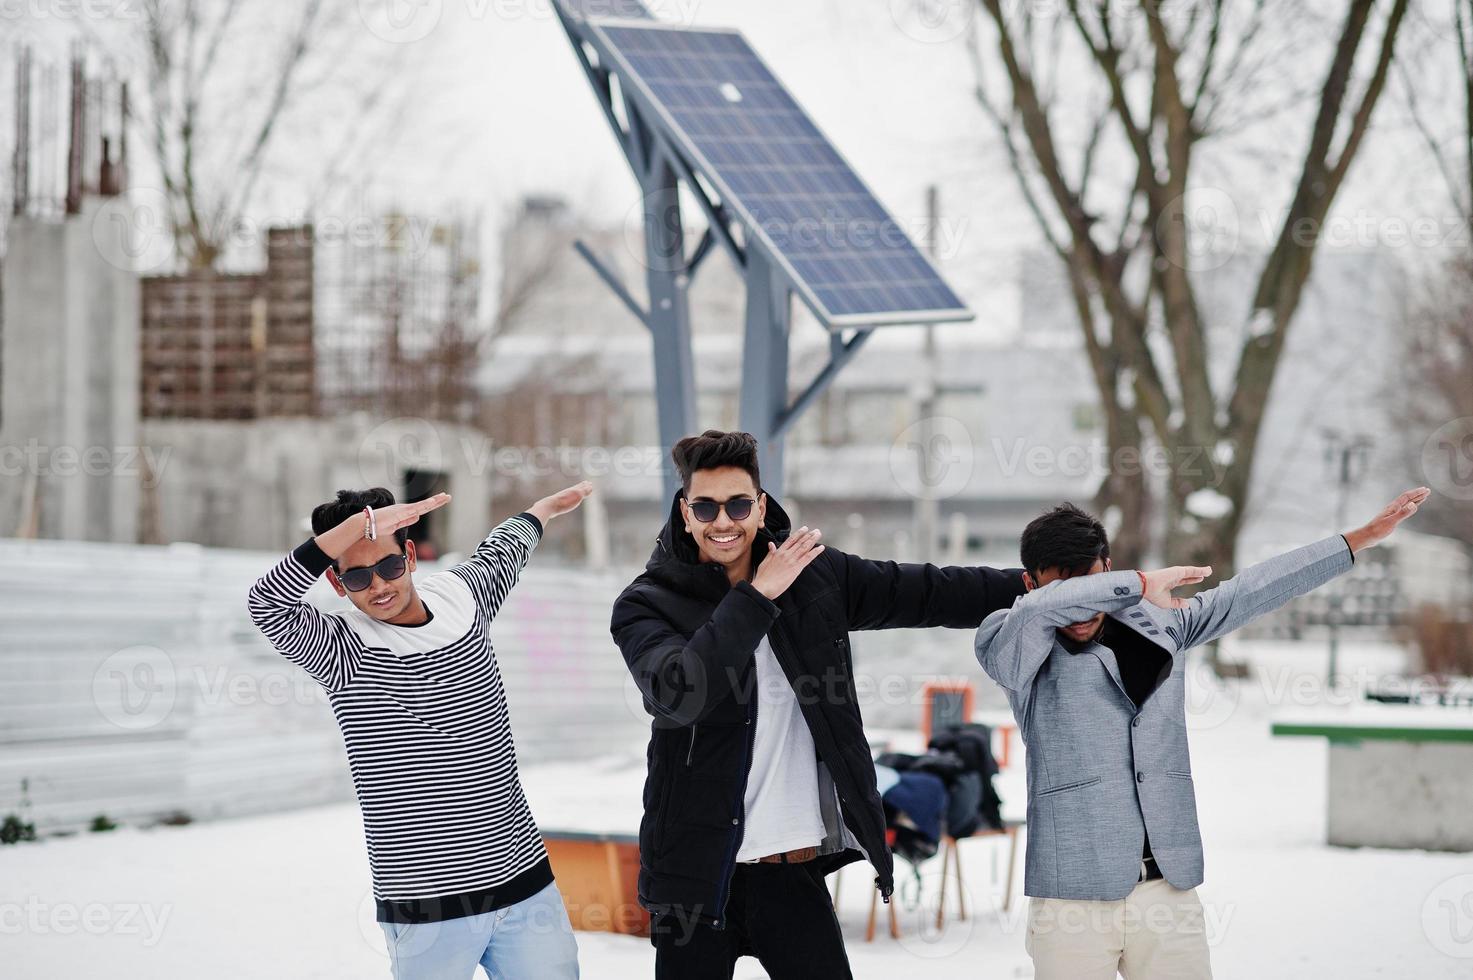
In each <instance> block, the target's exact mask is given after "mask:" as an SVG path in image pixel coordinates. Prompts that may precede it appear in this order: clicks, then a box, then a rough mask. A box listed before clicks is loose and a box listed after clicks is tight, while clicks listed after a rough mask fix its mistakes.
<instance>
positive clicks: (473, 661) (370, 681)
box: [248, 514, 552, 922]
mask: <svg viewBox="0 0 1473 980" xmlns="http://www.w3.org/2000/svg"><path fill="white" fill-rule="evenodd" d="M541 534H542V525H541V523H540V522H539V521H538V520H537V518H535V517H533V516H532V515H530V514H518V515H517V516H516V517H512V518H508V519H507V520H505V521H503V522H502V523H501V524H500V525H498V526H497V527H496V528H495V529H494V530H493V531H492V532H491V533H490V534H489V535H488V536H487V537H486V539H485V540H484V541H482V542H481V544H480V546H479V547H477V548H476V550H475V553H474V554H472V555H471V556H470V557H469V558H467V559H466V560H465V561H464V562H462V563H460V564H458V565H456V566H455V567H453V568H450V569H448V570H446V571H443V572H438V573H436V574H434V575H430V576H428V577H426V578H425V579H423V580H421V581H417V582H416V583H415V589H416V591H417V592H418V593H419V596H420V598H421V600H422V601H423V602H424V604H425V607H426V609H427V610H428V612H429V614H430V619H429V621H428V622H425V623H423V624H421V625H419V626H394V625H391V624H389V623H382V622H379V621H378V620H375V619H373V618H372V617H371V616H367V615H365V614H364V613H362V612H360V611H359V610H358V609H356V608H352V609H348V610H345V611H343V612H334V613H323V612H321V611H319V610H318V609H316V608H315V607H313V606H311V605H309V604H307V603H305V602H303V601H302V597H303V596H304V595H305V594H306V592H307V590H308V589H309V588H311V587H312V584H313V583H314V582H315V581H317V579H318V577H319V576H321V575H322V573H323V572H324V571H325V570H326V569H327V568H328V566H329V565H331V563H332V561H331V559H329V558H328V556H327V555H326V554H325V553H324V552H323V551H322V549H321V548H319V547H318V546H317V544H316V543H315V542H314V541H312V540H308V541H306V542H305V543H303V544H302V545H300V546H298V547H297V548H296V549H295V550H294V551H293V552H292V553H291V554H289V555H287V556H286V558H284V559H282V561H281V562H280V563H279V564H277V565H276V567H274V568H272V569H271V570H270V571H269V572H267V573H266V574H265V575H264V576H262V577H261V578H260V579H259V580H258V581H257V582H256V584H255V585H253V586H252V587H251V590H250V598H249V602H248V605H249V608H250V613H251V618H252V620H253V621H254V622H255V624H256V626H257V627H259V628H260V630H261V632H262V633H264V634H265V635H266V637H267V639H269V640H270V641H271V643H272V645H273V646H275V647H276V649H277V650H279V651H280V652H281V653H282V655H283V656H285V657H286V658H287V659H288V660H290V661H291V662H292V663H294V664H297V665H298V666H300V667H301V668H302V669H304V670H305V671H307V673H308V674H310V675H311V676H312V677H313V679H315V680H316V681H317V682H318V683H319V684H321V685H322V687H323V689H324V690H325V691H326V692H327V695H328V699H329V701H330V702H331V704H332V710H333V714H334V715H335V716H336V717H337V722H338V727H339V728H340V729H341V730H342V734H343V742H344V744H345V746H346V748H347V754H348V766H349V768H350V770H351V771H352V776H353V786H354V789H355V790H356V792H357V796H358V803H359V806H360V807H361V808H362V811H363V829H364V836H365V838H366V840H367V844H368V861H369V867H370V870H371V871H372V875H373V893H374V898H375V899H376V900H377V905H378V918H379V921H381V922H427V921H437V920H443V919H453V918H459V917H462V916H467V915H480V914H483V913H485V912H488V911H491V910H492V909H499V908H504V907H506V906H508V905H511V904H514V903H516V902H519V901H521V900H523V899H525V898H528V897H530V896H532V895H534V894H536V893H537V892H538V891H540V890H542V889H543V888H544V887H546V886H547V884H548V883H549V882H551V881H552V871H551V868H550V867H549V865H548V861H547V852H546V850H544V848H543V845H542V837H541V835H540V834H539V833H538V831H537V826H536V824H535V823H534V822H533V820H532V812H531V810H530V808H529V807H528V806H527V800H526V797H525V796H524V795H523V793H522V786H521V782H520V780H519V778H518V775H517V761H516V749H515V747H514V746H513V744H512V735H511V725H510V723H509V720H508V717H507V707H506V695H505V693H504V691H503V690H502V685H501V672H500V670H499V669H498V668H497V665H496V656H495V654H494V653H492V650H491V644H490V642H489V640H488V639H487V636H486V630H487V627H488V626H490V624H491V620H492V619H493V618H494V617H495V615H496V611H497V609H498V608H500V606H501V603H502V600H504V599H505V598H506V595H507V593H508V592H509V591H510V590H511V587H512V585H513V584H514V583H515V582H516V580H517V576H518V575H519V574H520V572H521V570H522V568H523V567H524V566H525V565H526V563H527V558H528V556H529V555H530V554H531V551H532V549H533V548H534V547H535V546H536V544H537V542H538V540H539V539H540V538H541Z"/></svg>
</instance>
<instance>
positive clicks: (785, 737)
mask: <svg viewBox="0 0 1473 980" xmlns="http://www.w3.org/2000/svg"><path fill="white" fill-rule="evenodd" d="M754 656H755V657H756V661H757V664H756V666H757V733H756V737H755V744H754V745H753V746H752V770H751V772H750V773H749V774H748V775H747V795H746V799H745V801H744V802H745V805H746V813H747V828H746V833H745V835H744V836H743V837H742V846H741V849H740V850H738V851H737V856H736V859H737V860H738V861H755V860H757V859H758V858H761V857H766V856H767V855H769V854H778V853H781V852H784V851H791V850H794V849H796V848H799V847H814V846H817V845H818V844H819V843H820V842H821V841H822V840H823V814H822V813H821V812H820V811H819V808H818V763H817V761H816V759H815V756H814V749H813V736H812V735H811V734H809V732H808V724H807V722H805V721H804V720H803V712H802V711H801V710H799V708H798V699H797V697H796V696H795V695H794V694H793V687H792V685H791V684H789V683H788V678H787V676H786V675H785V674H784V673H783V669H782V667H780V666H779V665H778V662H777V657H775V656H774V655H773V653H772V645H771V644H769V643H768V642H767V637H765V636H764V637H763V638H762V642H761V643H759V644H758V645H757V651H756V653H755V654H754Z"/></svg>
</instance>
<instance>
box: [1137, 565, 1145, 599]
mask: <svg viewBox="0 0 1473 980" xmlns="http://www.w3.org/2000/svg"><path fill="white" fill-rule="evenodd" d="M1136 574H1137V575H1139V576H1140V577H1141V595H1145V594H1146V573H1145V572H1143V571H1141V570H1140V569H1136Z"/></svg>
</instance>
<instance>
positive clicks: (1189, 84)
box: [970, 0, 1407, 576]
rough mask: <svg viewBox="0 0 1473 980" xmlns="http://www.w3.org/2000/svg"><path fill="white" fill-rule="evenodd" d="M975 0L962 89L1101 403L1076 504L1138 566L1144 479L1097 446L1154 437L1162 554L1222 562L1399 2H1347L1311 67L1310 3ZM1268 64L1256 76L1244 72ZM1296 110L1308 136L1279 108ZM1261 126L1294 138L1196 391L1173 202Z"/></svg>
mask: <svg viewBox="0 0 1473 980" xmlns="http://www.w3.org/2000/svg"><path fill="white" fill-rule="evenodd" d="M978 3H979V5H980V9H981V11H982V13H983V14H984V15H985V16H983V17H979V18H977V21H978V23H977V24H976V25H974V27H975V29H974V30H973V32H972V36H971V38H970V41H971V44H970V47H971V50H972V51H973V53H974V65H975V73H976V81H977V89H976V93H977V98H978V101H979V103H980V104H981V106H982V108H983V109H984V111H985V112H986V114H987V115H988V117H989V118H990V119H991V120H992V122H993V123H994V124H995V127H996V130H997V132H998V133H999V135H1000V136H1001V137H1002V144H1003V148H1004V150H1005V151H1006V153H1007V156H1008V159H1009V161H1010V164H1011V169H1012V171H1013V173H1014V175H1015V177H1016V179H1017V182H1018V184H1019V187H1020V188H1021V190H1022V195H1023V199H1024V201H1025V202H1026V204H1027V206H1028V207H1029V209H1030V210H1031V213H1032V215H1033V217H1034V219H1035V221H1036V223H1037V225H1038V227H1039V228H1040V230H1041V231H1042V233H1043V235H1044V238H1045V240H1046V242H1047V245H1048V247H1049V248H1050V249H1051V250H1052V252H1053V253H1054V254H1055V255H1057V256H1058V258H1059V259H1060V261H1061V262H1062V263H1063V265H1064V267H1065V268H1066V269H1067V273H1068V281H1069V288H1070V290H1071V295H1072V303H1073V307H1074V310H1075V312H1076V314H1077V317H1078V321H1079V324H1080V326H1081V328H1082V330H1083V335H1084V348H1085V351H1086V352H1087V354H1088V357H1089V363H1090V367H1091V369H1092V371H1093V374H1094V379H1095V384H1096V387H1097V388H1098V390H1099V396H1100V401H1101V404H1102V407H1103V411H1104V419H1105V430H1106V432H1105V435H1106V438H1107V440H1108V443H1109V449H1110V458H1111V460H1112V465H1111V467H1110V472H1109V475H1108V477H1107V478H1106V480H1105V481H1104V483H1103V485H1102V487H1101V490H1100V494H1099V499H1098V500H1097V501H1096V505H1097V506H1098V507H1099V508H1100V509H1101V510H1105V511H1111V512H1114V513H1116V514H1118V516H1119V519H1120V531H1119V533H1118V538H1119V540H1120V547H1119V552H1120V554H1121V560H1122V561H1133V560H1136V559H1137V558H1138V557H1139V556H1140V553H1141V551H1142V549H1143V548H1144V546H1145V541H1146V527H1147V522H1146V514H1147V507H1148V504H1147V502H1148V501H1149V500H1150V499H1151V494H1152V487H1151V482H1152V481H1151V480H1149V479H1148V478H1147V474H1146V473H1145V472H1144V470H1145V468H1144V467H1139V466H1135V467H1131V466H1117V465H1115V463H1114V462H1113V461H1118V460H1122V459H1128V458H1130V455H1131V454H1132V453H1134V454H1137V457H1138V455H1139V454H1140V453H1141V451H1142V450H1143V449H1144V448H1146V447H1147V446H1148V445H1150V444H1154V445H1157V446H1159V447H1161V448H1162V449H1164V451H1165V457H1166V458H1167V459H1169V460H1170V472H1169V474H1168V476H1167V479H1166V488H1165V498H1164V501H1163V503H1164V505H1165V506H1164V511H1165V517H1166V541H1165V546H1166V552H1167V555H1168V557H1169V560H1171V561H1180V562H1190V563H1192V564H1211V565H1213V566H1214V567H1215V568H1216V569H1217V571H1218V573H1219V574H1222V575H1224V576H1225V575H1227V574H1229V573H1230V572H1231V571H1232V569H1233V566H1234V557H1235V549H1236V541H1237V538H1238V533H1239V531H1240V529H1241V527H1242V524H1243V520H1244V513H1245V509H1246V505H1247V504H1248V494H1249V487H1250V477H1251V475H1252V472H1253V465H1254V461H1255V456H1256V450H1257V448H1258V442H1259V435H1260V430H1261V427H1262V424H1263V419H1264V412H1265V407H1266V405H1267V403H1268V394H1269V389H1270V386H1271V385H1272V383H1273V380H1274V376H1275V372H1276V370H1277V368H1278V364H1279V360H1280V356H1281V354H1282V353H1283V350H1284V344H1285V340H1286V338H1287V337H1288V333H1289V330H1290V328H1291V327H1292V325H1293V322H1294V318H1295V313H1296V311H1297V310H1298V308H1299V304H1300V300H1301V297H1302V295H1303V292H1304V287H1305V283H1306V282H1307V281H1308V279H1309V276H1310V271H1311V265H1312V262H1313V259H1314V255H1315V250H1316V246H1317V244H1318V239H1319V235H1318V233H1317V232H1318V229H1320V228H1321V227H1322V226H1323V223H1324V221H1325V218H1326V215H1327V214H1328V212H1329V210H1330V208H1331V206H1332V204H1333V203H1334V201H1335V199H1336V195H1337V194H1338V192H1339V191H1340V189H1341V187H1342V185H1343V184H1344V181H1345V178H1346V175H1347V173H1348V172H1349V170H1350V167H1351V164H1352V163H1353V162H1354V160H1355V159H1356V155H1357V153H1358V151H1359V150H1360V149H1361V147H1362V145H1363V143H1364V140H1365V137H1366V134H1367V131H1368V129H1369V127H1370V123H1371V117H1372V114H1373V112H1374V110H1375V108H1376V105H1377V103H1378V101H1379V100H1380V98H1381V95H1382V92H1383V90H1384V89H1385V86H1386V80H1387V74H1388V72H1389V70H1390V67H1391V65H1392V63H1393V60H1394V53H1395V50H1396V42H1397V36H1398V33H1399V31H1400V28H1401V25H1402V21H1403V19H1404V17H1405V14H1406V11H1407V0H1391V2H1390V3H1389V4H1387V3H1381V4H1378V3H1376V2H1375V0H1351V2H1350V3H1349V4H1348V5H1347V7H1346V8H1345V13H1344V20H1343V22H1340V23H1339V24H1338V27H1337V29H1336V30H1335V31H1334V32H1333V38H1332V40H1333V43H1332V44H1331V46H1330V48H1331V50H1330V53H1329V61H1328V65H1327V66H1326V67H1325V68H1324V69H1323V70H1322V72H1321V73H1319V74H1317V75H1316V76H1315V77H1314V78H1312V79H1305V78H1304V76H1305V75H1306V74H1308V73H1309V72H1311V71H1312V70H1313V69H1311V68H1310V67H1309V64H1310V63H1309V62H1307V61H1306V58H1307V57H1308V55H1307V54H1306V52H1305V51H1304V50H1303V47H1297V48H1296V46H1295V45H1294V44H1291V43H1288V42H1287V41H1286V39H1285V34H1286V31H1288V30H1289V29H1290V27H1291V25H1302V24H1303V23H1304V22H1305V20H1306V18H1308V17H1309V16H1310V14H1309V13H1308V12H1307V11H1306V10H1305V9H1304V8H1303V7H1302V5H1300V4H1298V3H1294V2H1289V0H1254V2H1253V3H1251V4H1247V3H1244V4H1228V3H1226V2H1224V0H1206V2H1191V3H1186V2H1182V3H1173V2H1167V0H1136V2H1129V3H1126V2H1112V0H1099V2H1094V3H1085V2H1080V0H1067V2H1065V3H1064V5H1063V8H1062V10H1061V11H1060V13H1059V15H1058V16H1047V15H1044V14H1041V13H1036V12H1034V8H1033V6H1032V5H1030V4H1010V3H1005V2H1003V0H978ZM1373 22H1374V24H1373ZM1377 35H1379V37H1377ZM1296 40H1297V41H1303V38H1298V39H1296ZM1363 51H1364V53H1363ZM1287 59H1292V60H1287ZM1268 65H1274V66H1275V68H1276V70H1277V71H1279V72H1280V73H1281V74H1280V77H1279V84H1278V85H1276V86H1272V87H1271V86H1266V85H1263V84H1261V76H1262V74H1263V73H1264V72H1265V67H1266V66H1268ZM1286 65H1287V66H1290V67H1284V66H1286ZM1304 81H1308V83H1309V84H1308V85H1306V86H1305V88H1304V91H1301V90H1300V87H1299V85H1298V84H1297V83H1300V82H1304ZM1271 92H1272V93H1273V95H1274V96H1275V97H1271V96H1270V93H1271ZM1304 109H1308V110H1309V112H1308V114H1309V116H1310V123H1309V127H1308V131H1307V132H1302V131H1300V130H1299V128H1298V126H1297V125H1296V123H1295V122H1294V121H1293V119H1294V116H1293V113H1295V112H1298V111H1301V110H1304ZM1286 114H1287V115H1288V118H1287V119H1286V118H1284V117H1285V116H1286ZM1265 120H1268V121H1270V124H1271V125H1272V126H1274V127H1275V129H1276V132H1277V133H1278V134H1279V145H1280V148H1282V137H1283V136H1284V135H1285V134H1290V133H1293V134H1294V140H1295V145H1297V146H1298V147H1299V149H1298V150H1296V151H1294V157H1293V164H1292V165H1293V167H1294V177H1293V179H1292V184H1291V186H1289V187H1288V188H1286V190H1287V191H1288V195H1287V197H1288V200H1289V202H1290V203H1289V205H1288V208H1287V210H1286V211H1285V213H1284V215H1283V217H1282V220H1281V221H1279V222H1277V233H1276V237H1275V239H1274V241H1273V244H1272V246H1271V248H1270V249H1269V250H1268V251H1267V254H1266V256H1265V257H1264V259H1263V261H1262V263H1261V265H1260V266H1259V267H1258V268H1257V273H1256V283H1255V284H1254V285H1253V287H1252V288H1253V294H1252V300H1251V304H1250V306H1249V309H1250V314H1249V317H1248V321H1247V323H1246V324H1245V330H1244V333H1243V336H1242V338H1241V342H1240V347H1239V349H1238V350H1237V351H1236V356H1237V361H1236V367H1235V370H1234V371H1233V372H1232V374H1231V378H1230V380H1229V382H1228V383H1227V384H1226V385H1221V384H1219V385H1218V386H1216V387H1220V388H1221V389H1222V390H1216V388H1215V386H1214V384H1213V379H1212V376H1211V375H1212V372H1210V371H1209V357H1210V351H1209V345H1208V332H1207V329H1206V326H1205V322H1204V321H1205V318H1204V314H1203V311H1202V307H1201V305H1200V304H1199V302H1198V283H1197V282H1195V281H1194V275H1193V267H1194V256H1198V255H1200V254H1202V250H1203V245H1204V241H1203V240H1202V239H1203V237H1204V235H1205V234H1206V232H1204V230H1203V229H1200V228H1196V227H1194V226H1193V224H1192V222H1191V220H1190V219H1191V218H1192V215H1191V214H1190V213H1189V211H1188V208H1189V200H1190V198H1189V195H1190V193H1191V192H1192V191H1193V190H1194V188H1196V187H1197V186H1199V185H1200V183H1201V179H1202V178H1201V177H1200V176H1199V173H1200V172H1201V171H1200V166H1199V165H1198V161H1199V156H1201V154H1200V153H1199V150H1200V149H1201V148H1202V147H1203V146H1204V144H1206V143H1208V142H1209V141H1214V142H1216V143H1217V144H1218V145H1219V147H1220V146H1221V144H1223V143H1227V144H1229V145H1232V144H1235V143H1238V142H1242V141H1244V134H1245V133H1248V132H1249V131H1251V130H1252V129H1253V128H1254V126H1255V125H1256V124H1258V123H1260V122H1263V121H1265ZM1249 145H1251V144H1249ZM1245 152H1251V151H1245ZM1204 497H1205V499H1204Z"/></svg>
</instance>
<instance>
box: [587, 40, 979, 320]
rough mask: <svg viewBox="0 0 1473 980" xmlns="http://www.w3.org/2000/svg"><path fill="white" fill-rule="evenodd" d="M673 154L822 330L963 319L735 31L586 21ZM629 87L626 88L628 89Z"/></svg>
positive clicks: (924, 263)
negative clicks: (778, 271) (773, 265)
mask: <svg viewBox="0 0 1473 980" xmlns="http://www.w3.org/2000/svg"><path fill="white" fill-rule="evenodd" d="M593 27H594V30H595V31H596V32H597V34H598V35H600V36H601V38H602V40H603V42H604V45H605V46H606V47H607V49H608V51H609V53H610V55H611V56H612V57H613V59H614V60H615V61H616V62H617V65H616V66H611V67H617V69H618V71H619V73H620V74H621V75H622V76H623V77H625V78H627V79H628V80H629V82H630V83H631V84H628V85H626V89H633V90H635V92H637V93H639V94H642V95H643V99H644V101H645V102H647V103H648V108H649V109H652V110H653V111H654V112H655V113H656V114H657V116H658V118H660V119H662V120H663V121H664V124H665V127H666V128H667V129H668V130H669V132H670V135H671V138H672V139H673V140H674V141H675V143H676V145H677V150H678V152H680V153H681V154H682V156H685V157H686V158H687V160H688V162H689V163H691V164H692V165H693V166H695V167H696V169H697V170H698V171H699V172H700V173H701V174H702V175H703V176H705V177H706V179H707V180H709V181H710V182H711V184H712V185H713V186H714V188H715V190H716V192H717V193H718V194H719V195H720V196H721V198H722V200H723V202H725V203H726V204H727V205H728V206H729V207H732V208H733V209H734V210H735V211H736V212H737V214H739V215H740V216H741V217H742V219H743V221H744V223H745V224H746V226H747V228H748V230H749V234H753V235H756V236H758V237H760V238H761V239H762V241H763V242H764V243H765V245H766V247H767V249H768V251H770V252H771V253H772V255H773V256H774V257H775V258H776V260H777V261H778V262H779V263H781V264H782V265H783V267H784V268H785V270H786V271H787V273H788V275H789V277H790V278H791V279H792V281H793V283H794V284H795V286H796V287H797V289H798V290H799V291H800V292H801V293H803V294H804V296H805V298H806V299H807V301H808V303H809V305H810V306H811V307H812V308H813V309H814V312H815V313H816V314H817V315H818V316H819V318H820V319H821V320H823V321H824V322H825V323H826V324H828V325H829V326H831V327H843V326H861V325H874V324H879V323H918V322H938V321H948V320H968V319H971V316H972V314H971V312H970V311H969V310H968V309H967V308H966V306H965V305H964V304H963V303H962V301H961V299H960V298H958V296H957V295H956V293H954V292H953V291H952V290H951V288H950V287H949V286H947V284H946V283H945V282H944V281H943V280H942V279H941V276H940V275H939V274H938V273H937V271H936V269H935V267H934V266H933V265H932V264H931V262H930V261H929V260H928V259H927V258H926V257H925V256H924V255H922V254H921V252H920V250H919V249H917V248H916V246H915V244H914V243H913V242H912V241H911V240H910V236H909V235H907V234H906V233H905V231H904V229H903V228H902V227H901V226H900V224H899V223H898V222H897V221H896V220H895V219H894V218H893V217H891V216H890V214H889V212H888V211H886V210H885V208H884V206H883V205H882V204H880V202H879V201H878V200H876V199H875V196H874V195H873V194H872V193H871V192H870V190H869V188H868V187H866V186H865V184H864V182H863V181H862V180H860V179H859V175H858V174H856V173H855V172H854V170H853V168H852V167H850V166H849V164H848V163H847V162H846V161H845V160H844V158H843V157H842V156H840V155H839V152H838V151H837V150H836V149H834V147H833V145H832V144H831V143H830V142H829V141H828V139H827V138H826V137H825V136H824V135H823V133H821V132H820V131H819V129H818V127H817V126H815V125H814V123H813V121H812V120H811V119H810V118H809V117H808V114H807V113H806V112H804V111H803V108H802V106H800V105H799V104H798V102H797V100H796V99H794V98H793V96H792V95H791V94H789V92H788V90H787V89H786V88H784V87H783V84H782V83H781V82H780V81H778V79H777V78H776V77H775V76H774V75H773V74H772V72H771V71H769V70H768V68H767V66H766V65H765V64H764V63H763V62H762V59H761V58H759V57H758V55H757V53H756V52H755V51H753V50H752V47H751V46H750V45H749V44H748V43H747V41H746V39H745V38H744V37H742V35H741V34H739V33H737V32H735V31H725V30H711V29H693V28H682V27H675V26H664V25H659V24H656V23H647V24H640V23H633V22H630V21H622V22H615V21H610V20H602V21H597V22H594V23H593ZM631 94H633V93H631Z"/></svg>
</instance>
